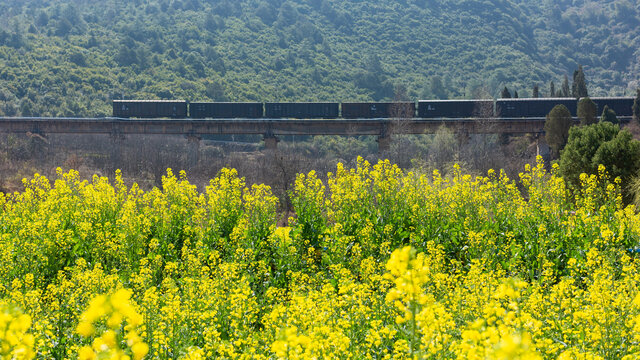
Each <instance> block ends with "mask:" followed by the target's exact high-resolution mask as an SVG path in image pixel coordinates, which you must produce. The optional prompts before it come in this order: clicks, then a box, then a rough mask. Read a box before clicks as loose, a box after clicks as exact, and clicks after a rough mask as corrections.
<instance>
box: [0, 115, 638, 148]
mask: <svg viewBox="0 0 640 360" xmlns="http://www.w3.org/2000/svg"><path fill="white" fill-rule="evenodd" d="M623 120H627V119H623ZM574 121H576V122H577V119H574ZM544 122H545V118H517V119H516V118H478V119H421V118H412V119H386V118H385V119H190V118H187V119H122V118H112V117H106V118H55V117H0V133H25V134H26V133H31V134H38V135H40V136H43V137H46V136H47V135H48V134H107V135H112V136H114V138H118V137H122V136H125V135H134V134H146V135H184V136H187V137H188V138H190V139H192V140H193V139H195V140H197V139H199V137H200V136H202V135H211V134H259V135H263V136H264V139H265V145H266V147H267V148H275V147H276V146H277V142H278V138H277V137H278V136H284V135H372V136H377V137H378V142H379V145H380V148H381V149H386V148H388V146H389V142H390V136H391V135H394V134H430V133H435V132H436V131H437V130H438V129H439V128H440V127H442V126H444V127H447V128H449V129H451V130H452V131H453V132H455V133H458V134H462V135H470V134H501V133H502V134H514V135H515V134H535V135H539V134H543V133H544Z"/></svg>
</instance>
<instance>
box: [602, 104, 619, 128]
mask: <svg viewBox="0 0 640 360" xmlns="http://www.w3.org/2000/svg"><path fill="white" fill-rule="evenodd" d="M600 122H610V123H612V124H618V123H619V122H620V121H618V117H617V116H616V112H615V111H613V109H610V108H609V105H605V106H604V109H603V110H602V116H600Z"/></svg>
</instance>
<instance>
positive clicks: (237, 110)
mask: <svg viewBox="0 0 640 360" xmlns="http://www.w3.org/2000/svg"><path fill="white" fill-rule="evenodd" d="M263 114H264V111H263V105H262V103H231V102H194V103H190V104H189V117H191V118H194V119H205V118H213V119H236V118H245V119H257V118H261V117H262V115H263Z"/></svg>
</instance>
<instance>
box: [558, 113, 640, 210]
mask: <svg viewBox="0 0 640 360" xmlns="http://www.w3.org/2000/svg"><path fill="white" fill-rule="evenodd" d="M599 165H604V166H605V168H606V170H607V172H608V173H609V175H610V176H611V178H612V179H613V178H616V177H620V178H621V180H622V182H623V183H625V184H627V183H629V181H630V180H631V178H633V177H634V176H636V175H637V174H638V170H640V141H637V140H633V138H632V135H631V133H630V132H629V131H627V130H620V127H619V126H618V125H615V124H612V123H610V122H600V123H597V124H593V125H589V126H581V127H573V128H571V130H570V131H569V141H568V143H567V146H566V147H565V148H564V150H563V151H562V156H561V157H560V174H561V175H562V176H563V177H564V179H565V181H567V183H569V184H571V185H573V186H574V187H578V186H579V185H580V174H582V173H586V174H597V173H598V166H599ZM625 196H626V197H627V200H630V198H629V194H628V193H625Z"/></svg>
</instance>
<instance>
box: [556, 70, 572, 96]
mask: <svg viewBox="0 0 640 360" xmlns="http://www.w3.org/2000/svg"><path fill="white" fill-rule="evenodd" d="M570 91H571V90H570V89H569V77H568V76H567V75H565V76H564V80H562V89H560V96H559V97H569V94H571V93H570Z"/></svg>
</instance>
